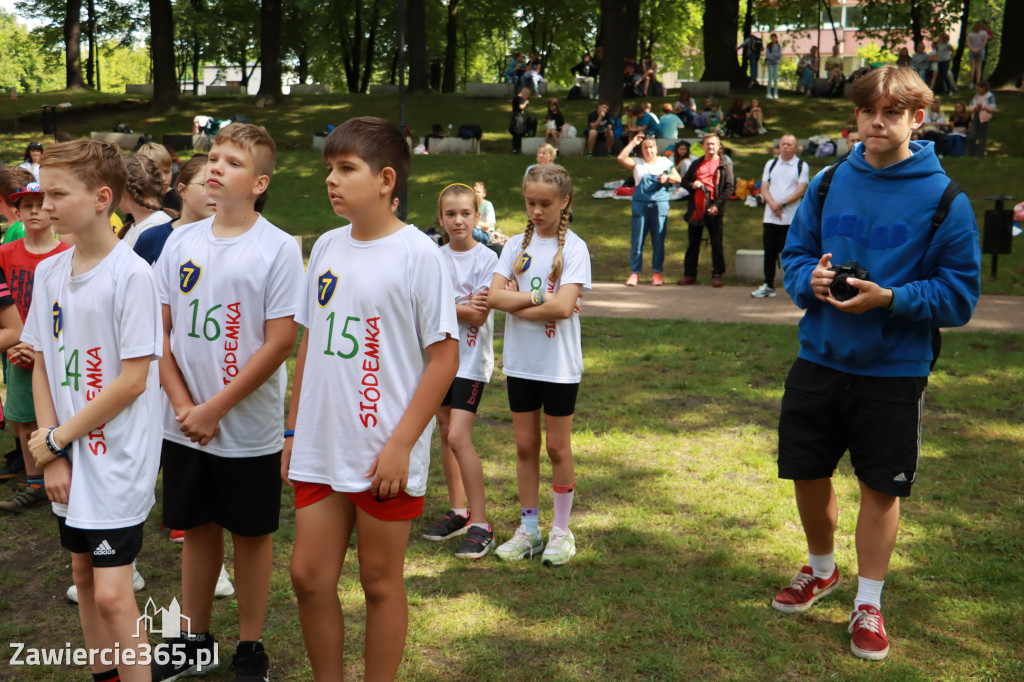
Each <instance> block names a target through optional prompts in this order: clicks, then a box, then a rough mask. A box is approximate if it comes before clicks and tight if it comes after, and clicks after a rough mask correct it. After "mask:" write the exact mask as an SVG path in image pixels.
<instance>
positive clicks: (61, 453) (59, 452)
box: [46, 426, 69, 459]
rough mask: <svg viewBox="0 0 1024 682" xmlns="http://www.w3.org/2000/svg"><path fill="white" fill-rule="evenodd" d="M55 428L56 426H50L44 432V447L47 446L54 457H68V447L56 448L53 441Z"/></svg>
mask: <svg viewBox="0 0 1024 682" xmlns="http://www.w3.org/2000/svg"><path fill="white" fill-rule="evenodd" d="M56 428H57V427H56V426H51V427H50V430H49V431H48V432H47V433H46V447H47V448H49V450H50V452H52V453H53V456H54V457H63V458H64V459H68V454H69V453H68V449H67V448H58V447H57V444H56V443H54V442H53V432H54V430H56Z"/></svg>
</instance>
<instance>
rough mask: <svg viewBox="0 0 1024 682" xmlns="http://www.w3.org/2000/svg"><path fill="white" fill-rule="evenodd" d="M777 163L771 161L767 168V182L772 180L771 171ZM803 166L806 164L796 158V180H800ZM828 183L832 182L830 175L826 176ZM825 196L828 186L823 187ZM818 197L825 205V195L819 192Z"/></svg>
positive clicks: (776, 161) (774, 160) (773, 160)
mask: <svg viewBox="0 0 1024 682" xmlns="http://www.w3.org/2000/svg"><path fill="white" fill-rule="evenodd" d="M778 162H779V160H778V159H772V165H770V166H768V180H769V181H770V180H771V179H772V171H773V170H775V164H777V163H778ZM805 165H806V164H804V160H803V159H800V158H798V159H797V160H796V177H797V179H799V178H800V174H801V173H803V172H804V166H805ZM835 165H837V166H838V165H839V164H838V163H837V164H835ZM821 181H822V182H825V178H822V179H821ZM828 182H832V176H831V175H830V176H828ZM825 194H828V185H826V186H825ZM818 196H820V197H821V202H822V204H824V203H825V195H824V194H821V193H820V192H819V193H818Z"/></svg>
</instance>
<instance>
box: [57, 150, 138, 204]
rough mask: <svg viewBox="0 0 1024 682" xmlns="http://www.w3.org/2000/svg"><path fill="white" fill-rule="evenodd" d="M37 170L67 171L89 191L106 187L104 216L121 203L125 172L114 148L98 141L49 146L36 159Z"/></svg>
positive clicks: (125, 181) (122, 159) (121, 160)
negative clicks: (54, 169) (60, 168)
mask: <svg viewBox="0 0 1024 682" xmlns="http://www.w3.org/2000/svg"><path fill="white" fill-rule="evenodd" d="M39 166H40V168H49V167H53V166H57V167H64V168H67V169H68V170H70V171H71V172H72V173H73V174H74V175H75V177H77V178H78V179H79V180H81V181H82V182H83V183H84V184H85V186H86V187H88V188H89V189H91V190H92V189H98V188H100V187H109V188H110V193H111V197H112V199H111V202H110V208H109V209H107V213H108V215H109V214H111V213H113V212H114V209H115V208H117V205H118V204H119V203H121V194H122V193H123V192H124V186H125V185H126V184H127V182H128V171H127V170H126V169H125V165H124V158H123V157H122V156H121V150H120V149H118V147H117V145H113V144H110V143H109V142H102V141H100V140H73V141H71V142H59V143H57V144H51V145H50V146H49V147H47V148H46V151H45V152H43V156H42V158H40V159H39Z"/></svg>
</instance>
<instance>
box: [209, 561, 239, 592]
mask: <svg viewBox="0 0 1024 682" xmlns="http://www.w3.org/2000/svg"><path fill="white" fill-rule="evenodd" d="M234 593H235V586H234V585H232V584H231V578H229V577H228V569H227V567H226V566H225V565H224V564H221V565H220V575H219V576H217V587H216V588H214V590H213V596H214V597H230V596H231V595H233V594H234Z"/></svg>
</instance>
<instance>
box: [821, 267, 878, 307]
mask: <svg viewBox="0 0 1024 682" xmlns="http://www.w3.org/2000/svg"><path fill="white" fill-rule="evenodd" d="M829 270H831V271H832V272H834V273H836V276H835V279H833V280H832V284H830V285H829V286H828V292H829V293H830V294H832V298H834V299H836V300H837V301H849V300H850V299H851V298H853V297H854V296H856V295H857V294H859V293H860V289H858V288H857V287H854V286H850V285H849V284H847V282H846V280H847V279H849V278H850V277H853V278H854V279H863V280H870V279H871V273H870V272H868V271H867V270H865V269H864V268H862V267H861V266H860V263H858V262H857V261H855V260H848V261H846V262H845V263H843V264H842V265H834V266H832V267H831V268H829Z"/></svg>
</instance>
